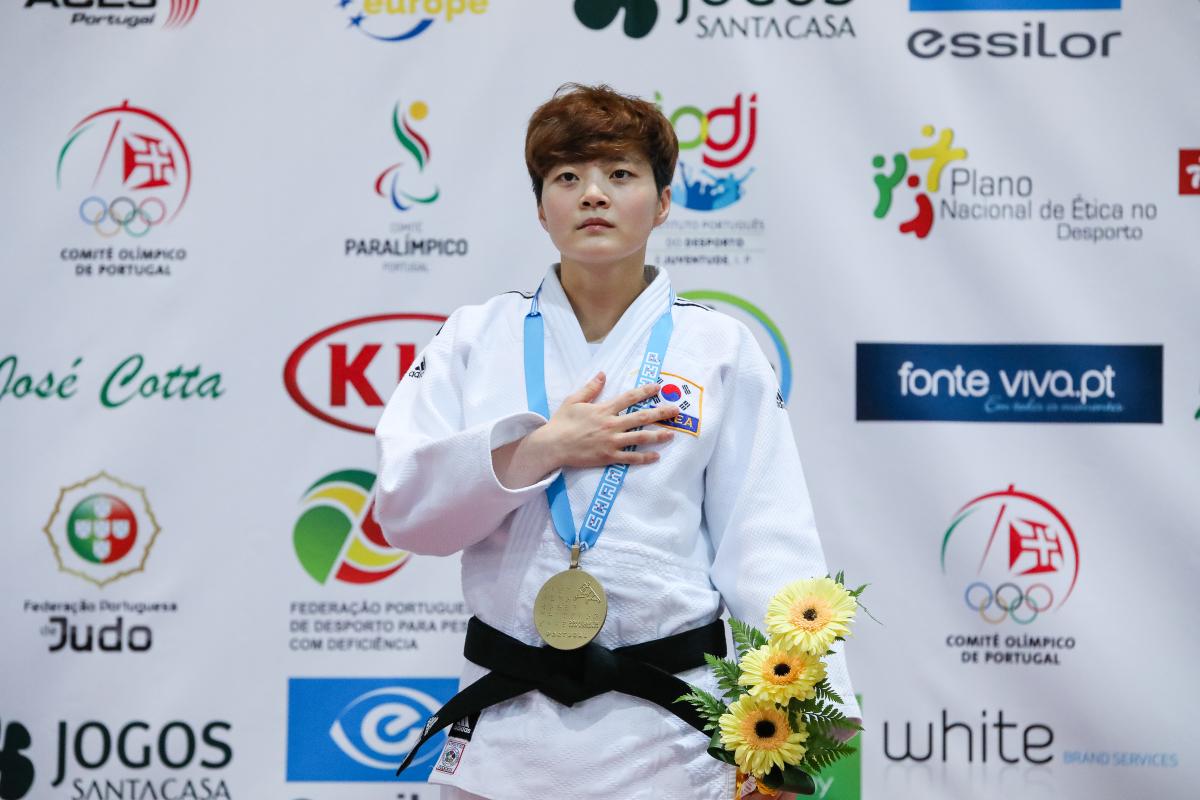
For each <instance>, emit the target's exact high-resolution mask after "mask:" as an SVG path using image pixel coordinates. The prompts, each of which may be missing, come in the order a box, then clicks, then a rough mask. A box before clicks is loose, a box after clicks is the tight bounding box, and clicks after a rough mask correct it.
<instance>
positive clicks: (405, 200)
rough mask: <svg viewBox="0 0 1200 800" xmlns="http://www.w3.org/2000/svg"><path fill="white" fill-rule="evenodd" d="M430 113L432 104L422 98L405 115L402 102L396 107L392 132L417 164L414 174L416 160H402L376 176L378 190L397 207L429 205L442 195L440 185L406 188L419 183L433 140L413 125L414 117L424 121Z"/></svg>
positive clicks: (403, 208) (399, 209)
mask: <svg viewBox="0 0 1200 800" xmlns="http://www.w3.org/2000/svg"><path fill="white" fill-rule="evenodd" d="M428 115H429V106H427V105H426V104H425V103H424V102H422V101H420V100H417V101H416V102H414V103H412V104H411V105H409V107H408V110H407V111H405V112H404V114H403V115H401V113H400V104H399V103H396V108H395V109H394V110H393V111H392V132H393V133H395V134H396V139H397V140H398V141H399V142H400V146H401V147H403V148H404V150H406V151H407V153H408V155H409V156H411V157H412V162H413V164H415V166H416V170H415V172H416V174H415V175H414V174H413V173H414V170H413V169H412V164H409V163H406V162H405V161H400V162H397V163H395V164H392V165H391V166H390V167H388V168H387V169H385V170H384V171H383V172H381V173H379V176H378V177H377V178H375V194H377V195H379V196H380V197H386V198H389V199H390V201H391V203H392V207H393V208H395V209H396V210H397V211H408V210H409V209H410V208H412V207H413V206H414V205H429V204H430V203H432V202H434V201H435V200H437V199H438V196H439V192H438V188H437V187H436V186H434V187H433V189H432V190H431V191H430V190H428V189H426V190H422V191H419V192H418V193H417V194H412V193H410V192H409V191H408V189H406V188H404V187H411V186H413V185H414V184H416V183H418V182H419V181H420V180H421V175H422V174H423V173H424V172H425V166H426V165H427V164H428V163H429V143H428V142H427V141H425V139H424V137H422V136H421V134H419V133H417V132H416V130H414V129H413V121H414V120H415V121H417V122H420V121H421V120H423V119H425V117H426V116H428Z"/></svg>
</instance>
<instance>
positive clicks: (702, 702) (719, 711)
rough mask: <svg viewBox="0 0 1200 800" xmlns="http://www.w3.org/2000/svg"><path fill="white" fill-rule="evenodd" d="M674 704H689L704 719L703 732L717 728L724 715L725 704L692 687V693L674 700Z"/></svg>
mask: <svg viewBox="0 0 1200 800" xmlns="http://www.w3.org/2000/svg"><path fill="white" fill-rule="evenodd" d="M675 702H676V703H690V704H691V705H692V706H693V707H694V708H695V709H696V710H697V711H699V712H700V716H702V717H704V719H705V720H706V721H707V723H708V724H706V725H705V726H704V730H705V731H710V730H713V729H715V728H717V727H718V726H719V725H720V722H721V716H722V715H723V714H724V713H725V704H724V703H722V702H721V701H720V700H718V699H717V698H715V697H713V696H712V695H711V694H709V693H708V692H706V691H704V690H703V689H697V688H696V687H694V686H693V687H692V691H690V692H688V693H687V694H685V695H683V696H682V697H680V698H677V699H676V700H675Z"/></svg>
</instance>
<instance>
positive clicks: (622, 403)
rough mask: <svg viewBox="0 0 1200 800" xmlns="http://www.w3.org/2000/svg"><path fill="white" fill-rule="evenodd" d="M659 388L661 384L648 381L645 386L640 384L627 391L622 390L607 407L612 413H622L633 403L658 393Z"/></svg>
mask: <svg viewBox="0 0 1200 800" xmlns="http://www.w3.org/2000/svg"><path fill="white" fill-rule="evenodd" d="M658 389H659V386H658V384H657V383H647V384H646V385H645V386H638V387H637V388H634V389H630V390H629V391H627V392H622V393H621V394H620V395H618V396H617V397H616V398H614V399H613V400H612V401H611V402H609V403H608V405H607V406H605V408H606V409H607V410H608V412H609V413H610V414H620V413H621V412H622V411H624V410H625V409H627V408H629V407H630V406H631V405H633V404H635V403H640V402H642V401H643V400H645V399H646V398H648V397H654V396H655V395H656V394H658Z"/></svg>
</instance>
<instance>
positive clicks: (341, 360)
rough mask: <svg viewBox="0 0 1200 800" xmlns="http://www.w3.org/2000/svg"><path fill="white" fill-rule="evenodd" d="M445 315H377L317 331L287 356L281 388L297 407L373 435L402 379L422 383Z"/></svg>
mask: <svg viewBox="0 0 1200 800" xmlns="http://www.w3.org/2000/svg"><path fill="white" fill-rule="evenodd" d="M445 321H446V317H445V315H443V314H404V313H401V314H376V315H374V316H370V317H359V318H357V319H351V320H346V321H345V322H339V323H338V324H336V325H331V326H329V327H328V328H325V329H324V330H320V331H317V332H316V333H314V334H313V335H312V336H309V337H308V338H307V339H305V340H304V341H303V342H301V343H300V344H299V345H298V346H297V347H296V349H295V350H293V351H292V352H291V354H290V355H289V356H288V359H287V362H286V363H285V364H284V368H283V383H284V387H285V388H286V389H287V392H288V394H289V395H290V396H291V398H292V400H293V401H295V403H296V405H298V406H300V408H302V409H304V411H306V412H307V413H308V414H310V415H311V416H313V417H315V418H316V419H319V420H321V421H322V422H325V423H328V424H330V425H334V426H336V427H338V428H341V429H343V430H348V431H355V432H357V433H365V434H373V433H374V432H375V425H376V424H377V423H378V422H379V415H380V414H381V413H382V412H383V407H384V404H385V403H386V402H387V399H388V397H390V396H391V394H392V391H393V390H394V389H395V388H396V385H397V384H398V383H399V382H400V381H401V379H403V380H420V378H421V377H422V376H423V375H424V373H425V362H424V359H422V360H421V362H420V363H416V360H417V353H418V352H420V351H421V350H422V349H424V347H425V345H426V344H428V343H429V340H430V339H432V338H433V336H434V334H436V333H437V332H438V330H440V329H441V326H442V323H443V322H445Z"/></svg>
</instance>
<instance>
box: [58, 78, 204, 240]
mask: <svg viewBox="0 0 1200 800" xmlns="http://www.w3.org/2000/svg"><path fill="white" fill-rule="evenodd" d="M56 180H57V183H58V188H59V190H60V191H64V192H66V193H68V194H69V195H72V196H73V197H75V198H78V207H77V212H76V213H77V214H78V215H79V219H80V221H81V222H82V223H83V224H84V225H86V226H88V227H90V228H92V229H93V230H95V231H96V233H98V234H100V235H101V236H104V237H111V236H116V235H117V234H119V233H122V232H123V233H126V234H128V235H129V236H134V237H141V236H145V235H146V234H148V233H149V232H150V231H151V230H152V229H154V228H155V227H156V226H158V225H161V224H163V223H164V222H170V221H171V220H173V219H175V217H177V216H178V215H179V212H180V211H181V210H182V209H183V206H184V204H185V203H186V202H187V198H188V192H189V191H190V190H191V187H192V160H191V156H189V155H188V150H187V146H186V145H185V144H184V143H183V139H182V137H180V135H179V133H178V132H177V131H176V130H175V128H174V127H173V126H172V125H171V123H169V122H167V120H165V119H164V118H163V117H161V116H159V115H158V114H156V113H154V112H153V111H148V110H146V109H144V108H137V107H136V106H132V105H130V104H129V101H128V100H126V101H125V102H123V103H121V105H119V106H111V107H109V108H102V109H100V110H99V111H96V112H94V113H92V114H89V115H87V116H86V117H84V118H83V119H81V120H80V121H79V122H78V123H76V125H75V127H73V128H71V130H70V132H69V133H68V134H67V141H66V143H65V144H64V145H63V146H62V149H60V150H59V153H58V167H57V170H56Z"/></svg>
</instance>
